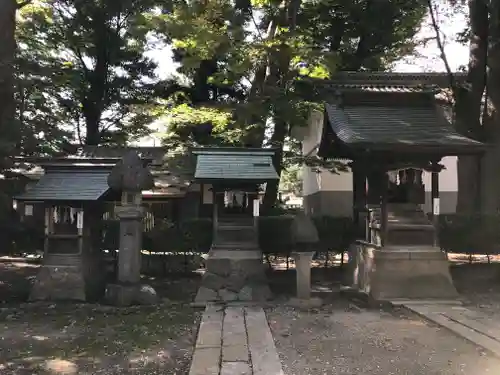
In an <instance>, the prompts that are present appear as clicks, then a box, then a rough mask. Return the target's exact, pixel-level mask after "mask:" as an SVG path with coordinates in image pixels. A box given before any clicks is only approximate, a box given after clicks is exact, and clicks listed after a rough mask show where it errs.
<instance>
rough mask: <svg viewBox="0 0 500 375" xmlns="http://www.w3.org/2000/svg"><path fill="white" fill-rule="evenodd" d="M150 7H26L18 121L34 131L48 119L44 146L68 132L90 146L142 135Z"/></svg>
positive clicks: (148, 94) (150, 0)
mask: <svg viewBox="0 0 500 375" xmlns="http://www.w3.org/2000/svg"><path fill="white" fill-rule="evenodd" d="M155 6H156V2H155V1H154V0H126V1H119V2H118V1H114V0H91V1H83V0H69V1H67V0H40V1H37V2H33V3H32V4H31V5H28V6H26V7H24V8H23V9H22V10H21V11H20V18H19V23H18V33H17V34H18V36H17V39H18V46H19V51H20V54H19V57H20V62H19V66H18V80H19V87H18V101H19V102H20V103H23V100H24V103H23V104H22V105H20V108H19V117H20V119H21V120H22V121H23V122H24V123H29V124H30V125H29V127H31V128H33V129H39V128H40V126H37V125H39V124H41V123H43V122H45V123H46V126H45V129H42V131H43V132H44V134H43V137H46V138H47V143H49V144H51V142H52V143H53V142H57V141H59V142H60V140H61V136H62V135H63V134H64V135H66V136H67V134H68V133H69V134H70V135H71V136H72V137H75V138H76V139H77V140H78V141H80V142H82V143H87V144H99V143H124V142H125V141H126V140H127V139H128V138H129V137H133V136H140V135H143V134H145V132H146V129H145V125H146V124H147V123H149V122H150V121H151V116H150V113H149V109H150V106H151V105H153V104H154V101H153V98H154V86H155V85H154V83H155V80H156V76H155V73H154V69H155V65H154V64H153V63H152V61H151V60H149V59H148V58H146V57H145V52H146V51H147V50H148V48H149V47H150V43H149V41H148V36H151V34H152V33H154V27H155V22H154V21H155V13H154V12H153V10H154V8H155ZM33 83H34V86H32V84H33ZM35 109H36V110H35ZM57 127H58V128H60V129H62V130H63V131H66V132H67V133H63V132H61V130H60V129H56V128H57ZM34 132H35V131H33V130H31V131H27V132H26V133H28V135H29V133H31V138H33V134H32V133H34ZM43 137H42V138H43ZM26 139H28V137H26Z"/></svg>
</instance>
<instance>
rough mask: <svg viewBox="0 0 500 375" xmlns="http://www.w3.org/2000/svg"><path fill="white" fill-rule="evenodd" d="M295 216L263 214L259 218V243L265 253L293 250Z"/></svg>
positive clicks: (286, 252) (285, 252)
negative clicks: (292, 230) (293, 221)
mask: <svg viewBox="0 0 500 375" xmlns="http://www.w3.org/2000/svg"><path fill="white" fill-rule="evenodd" d="M292 220H293V216H290V215H283V216H262V217H260V218H259V245H260V248H261V249H262V251H263V252H265V253H283V254H288V253H289V252H290V251H291V239H292V236H291V232H290V229H291V224H292Z"/></svg>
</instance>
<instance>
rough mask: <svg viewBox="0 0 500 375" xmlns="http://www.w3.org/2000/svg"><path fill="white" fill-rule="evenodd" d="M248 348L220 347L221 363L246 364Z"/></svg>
mask: <svg viewBox="0 0 500 375" xmlns="http://www.w3.org/2000/svg"><path fill="white" fill-rule="evenodd" d="M248 360H249V356H248V346H247V344H246V343H245V344H244V345H230V346H223V347H222V361H223V362H248Z"/></svg>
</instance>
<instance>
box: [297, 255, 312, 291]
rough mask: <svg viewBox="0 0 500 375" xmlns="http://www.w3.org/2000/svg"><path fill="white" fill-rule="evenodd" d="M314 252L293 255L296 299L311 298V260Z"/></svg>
mask: <svg viewBox="0 0 500 375" xmlns="http://www.w3.org/2000/svg"><path fill="white" fill-rule="evenodd" d="M313 255H314V252H307V253H305V252H304V253H293V254H292V256H293V258H294V260H295V272H296V274H297V298H300V299H309V298H311V260H312V257H313Z"/></svg>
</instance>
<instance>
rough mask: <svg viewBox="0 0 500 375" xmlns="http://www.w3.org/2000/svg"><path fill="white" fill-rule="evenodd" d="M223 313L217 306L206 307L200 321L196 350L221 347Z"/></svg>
mask: <svg viewBox="0 0 500 375" xmlns="http://www.w3.org/2000/svg"><path fill="white" fill-rule="evenodd" d="M223 315H224V311H223V309H222V308H221V307H218V306H208V307H207V308H206V309H205V313H204V314H203V317H202V319H201V323H200V328H199V330H198V337H197V339H196V348H213V347H219V348H220V347H221V340H222V319H223Z"/></svg>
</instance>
